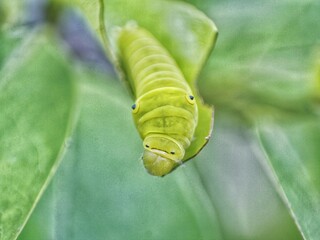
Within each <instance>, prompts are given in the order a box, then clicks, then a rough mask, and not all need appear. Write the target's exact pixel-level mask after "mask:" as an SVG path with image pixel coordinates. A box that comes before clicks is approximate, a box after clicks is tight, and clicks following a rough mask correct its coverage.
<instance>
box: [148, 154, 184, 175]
mask: <svg viewBox="0 0 320 240" xmlns="http://www.w3.org/2000/svg"><path fill="white" fill-rule="evenodd" d="M150 150H151V149H150ZM150 150H145V151H144V153H143V156H142V159H143V164H144V166H145V168H146V169H147V171H148V172H149V173H150V174H151V175H154V176H159V177H161V176H164V175H166V174H168V173H169V172H171V171H172V170H173V169H174V168H175V167H176V166H177V165H178V163H177V162H175V161H174V160H172V159H170V158H167V157H165V155H167V153H166V152H164V151H162V150H158V149H152V150H151V151H150Z"/></svg>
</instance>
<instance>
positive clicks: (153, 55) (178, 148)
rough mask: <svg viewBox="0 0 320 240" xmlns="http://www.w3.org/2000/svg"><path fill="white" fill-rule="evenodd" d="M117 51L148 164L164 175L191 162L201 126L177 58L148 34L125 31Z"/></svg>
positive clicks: (137, 29) (138, 30) (154, 172)
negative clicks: (187, 154)
mask: <svg viewBox="0 0 320 240" xmlns="http://www.w3.org/2000/svg"><path fill="white" fill-rule="evenodd" d="M118 49H119V54H120V59H121V64H122V66H123V68H124V70H125V72H126V74H127V75H128V78H129V82H130V85H131V87H132V90H133V93H134V97H135V103H134V104H133V105H132V115H133V119H134V122H135V125H136V127H137V129H138V132H139V134H140V136H141V138H142V139H143V147H144V152H143V156H142V159H143V164H144V166H145V168H146V169H147V171H148V172H149V173H150V174H152V175H155V176H164V175H166V174H168V173H169V172H171V171H172V170H173V169H175V168H176V167H177V166H179V165H181V163H182V161H185V160H186V159H184V156H185V152H186V149H187V148H188V147H189V146H190V144H191V142H192V138H193V135H194V132H195V128H196V126H197V122H198V109H197V104H196V99H195V97H194V94H193V93H192V90H191V88H190V86H189V84H188V83H187V81H186V80H185V78H184V76H183V73H182V72H181V70H180V69H179V66H178V65H177V63H176V62H175V60H174V58H173V57H172V56H171V55H170V53H169V52H168V51H167V50H166V48H165V47H164V46H163V45H162V44H161V43H160V42H159V41H158V40H157V39H156V38H155V37H154V36H153V35H152V34H151V33H150V32H148V31H147V30H145V29H143V28H141V27H138V26H135V27H124V28H122V29H121V30H120V31H119V33H118Z"/></svg>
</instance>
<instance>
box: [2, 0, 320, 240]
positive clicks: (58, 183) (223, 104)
mask: <svg viewBox="0 0 320 240" xmlns="http://www.w3.org/2000/svg"><path fill="white" fill-rule="evenodd" d="M30 2H31V3H32V4H33V5H32V6H39V5H40V2H37V1H33V2H32V1H30ZM188 2H189V3H191V4H193V5H195V6H197V7H198V8H199V9H201V10H202V11H204V12H205V13H206V14H207V15H208V16H209V17H210V18H212V19H213V20H214V22H215V23H216V25H217V26H218V28H219V30H220V31H219V32H220V36H219V40H218V42H217V45H216V47H215V50H214V53H213V54H212V55H210V56H209V59H208V62H207V63H206V65H205V66H204V67H203V64H204V62H205V60H206V59H207V54H208V53H209V52H210V49H211V47H212V44H210V43H209V42H208V41H204V39H206V38H205V36H206V34H207V33H208V29H207V28H206V24H204V22H203V21H202V20H201V19H206V16H205V15H204V14H202V13H201V12H200V11H199V10H196V9H195V8H194V7H193V6H191V5H188V4H186V3H184V2H183V1H179V2H175V1H160V0H159V1H155V0H154V1H146V0H140V1H124V0H123V1H122V0H105V1H89V0H70V1H68V0H60V1H50V3H49V4H47V5H45V6H46V7H45V8H44V11H43V13H44V14H43V17H41V16H42V15H41V14H40V17H39V19H40V20H37V21H35V22H40V23H39V24H38V25H36V26H34V27H30V26H28V24H23V23H24V22H25V19H26V18H28V16H31V15H32V16H34V15H35V12H34V11H35V10H34V8H30V7H28V6H31V5H27V4H26V3H27V2H22V1H19V0H12V1H0V13H1V14H0V116H1V117H0V239H1V240H2V239H4V240H6V239H15V238H16V237H18V235H19V233H20V232H21V231H22V233H21V234H20V235H19V239H20V240H22V239H27V240H29V239H77V240H78V239H191V240H193V239H231V240H233V239H237V240H238V239H254V240H264V239H279V240H280V239H302V238H303V239H308V240H309V239H318V238H319V235H320V233H319V229H318V226H319V222H320V218H319V208H320V204H319V201H320V196H319V194H320V193H319V184H320V178H319V176H320V172H319V169H320V166H319V159H320V152H319V148H318V146H319V143H320V139H319V138H320V127H319V81H320V79H319V69H320V66H319V56H318V48H319V41H320V40H319V36H320V33H319V31H320V28H319V22H320V21H319V16H318V15H319V14H318V13H319V10H320V4H319V3H318V2H317V1H307V2H301V3H300V2H289V1H285V2H280V3H278V2H277V3H276V2H265V1H249V0H243V1H240V2H239V1H235V0H228V1H219V0H215V1H209V0H208V1H206V0H203V1H195V0H190V1H188ZM101 4H102V5H101ZM101 6H102V7H103V8H101ZM30 12H32V14H30ZM2 13H5V14H2ZM28 13H29V14H28ZM101 13H103V14H101ZM79 19H82V20H80V21H79ZM129 20H134V21H136V22H138V24H139V26H143V27H144V28H146V29H148V30H149V31H151V32H152V34H154V35H155V37H156V38H157V39H159V40H160V42H161V43H162V44H163V45H164V46H165V47H166V48H167V49H168V51H169V52H170V53H171V54H172V56H173V57H174V59H175V60H176V62H177V63H178V65H179V67H180V68H181V69H182V71H183V73H184V74H185V75H186V76H187V77H188V78H190V79H198V82H197V85H198V87H199V93H200V95H201V96H203V98H204V100H205V101H206V102H207V103H208V104H213V105H214V106H215V127H214V130H213V136H212V139H211V140H210V141H209V143H208V145H207V146H206V147H205V148H204V149H203V150H202V151H201V153H200V154H199V155H198V156H197V157H196V158H195V159H194V160H192V161H189V162H188V163H186V164H185V165H184V166H182V167H180V168H178V169H177V170H176V171H175V172H173V173H171V174H169V175H167V176H166V177H164V178H155V177H152V176H150V175H148V174H147V173H146V171H145V170H144V169H143V164H142V163H141V161H140V160H139V159H140V156H141V151H142V144H141V142H142V141H141V140H140V138H139V136H138V134H137V131H136V129H135V127H134V124H133V121H132V119H131V118H132V117H131V108H130V107H131V105H132V103H133V100H132V98H131V97H130V92H129V91H127V90H126V88H125V86H124V84H121V82H120V81H118V79H117V78H118V77H117V76H115V75H114V72H113V71H112V70H111V64H110V62H109V63H108V62H107V61H106V59H105V56H106V55H107V56H108V57H109V59H111V60H113V61H112V62H113V66H115V68H116V71H119V68H118V65H117V62H116V61H114V59H115V58H114V56H113V52H114V48H115V45H114V44H115V42H114V41H113V40H112V29H114V27H115V26H123V25H125V24H126V23H127V22H128V21H129ZM27 23H29V25H34V23H33V24H30V22H27ZM74 23H76V24H75V25H76V26H77V27H79V26H80V25H81V26H85V25H86V23H87V24H88V26H87V28H82V29H83V30H81V31H82V32H81V31H80V33H79V32H76V31H75V32H74V31H73V30H74V28H73V30H72V28H71V29H70V28H68V27H69V26H70V24H71V25H72V24H74ZM77 27H76V29H78V28H77ZM105 31H106V32H105ZM85 32H86V34H89V35H90V36H94V38H96V39H97V41H94V40H93V39H91V40H90V39H89V40H88V39H86V36H85ZM104 34H107V35H108V38H105V37H106V35H104ZM74 38H76V40H75V39H74ZM99 43H100V44H99ZM79 44H80V45H81V44H82V45H81V46H80V47H79ZM101 46H103V47H101ZM70 53H72V54H70ZM92 54H95V55H94V57H92V56H93V55H92ZM88 56H89V57H90V56H91V58H89V59H88ZM199 56H200V57H199ZM79 58H80V59H82V62H79V61H78V60H79ZM83 58H85V59H84V60H83ZM101 66H102V70H101ZM200 70H201V71H200ZM196 76H199V77H196ZM187 80H188V79H187ZM204 125H205V124H204ZM59 165H60V166H59ZM58 166H59V168H58ZM57 169H58V170H57ZM56 170H57V171H56ZM53 176H54V177H53ZM42 195H43V196H42ZM33 209H34V211H33ZM31 213H32V214H31ZM30 215H31V217H30V219H29V216H30ZM28 219H29V220H28ZM27 220H28V221H27ZM26 222H27V224H26V226H25V227H24V224H25V223H26ZM23 227H24V228H23Z"/></svg>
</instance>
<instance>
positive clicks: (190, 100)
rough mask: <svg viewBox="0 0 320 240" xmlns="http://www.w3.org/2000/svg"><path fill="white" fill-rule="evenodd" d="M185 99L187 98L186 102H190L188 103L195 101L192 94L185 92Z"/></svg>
mask: <svg viewBox="0 0 320 240" xmlns="http://www.w3.org/2000/svg"><path fill="white" fill-rule="evenodd" d="M186 99H187V101H188V103H190V104H194V103H195V100H194V96H192V95H189V94H187V95H186Z"/></svg>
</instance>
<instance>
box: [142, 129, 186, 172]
mask: <svg viewBox="0 0 320 240" xmlns="http://www.w3.org/2000/svg"><path fill="white" fill-rule="evenodd" d="M143 145H144V148H145V150H144V153H143V156H142V158H143V164H144V166H145V168H146V169H147V171H148V172H149V173H150V174H152V175H155V176H164V175H166V174H168V173H169V172H171V171H172V170H173V169H174V168H175V167H176V166H177V165H178V164H179V163H180V162H181V160H182V159H183V157H184V154H185V151H184V148H183V146H182V145H181V144H180V143H179V142H178V141H176V140H175V139H173V138H171V137H169V136H166V135H162V134H152V135H149V136H148V137H146V138H145V139H144V141H143Z"/></svg>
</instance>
